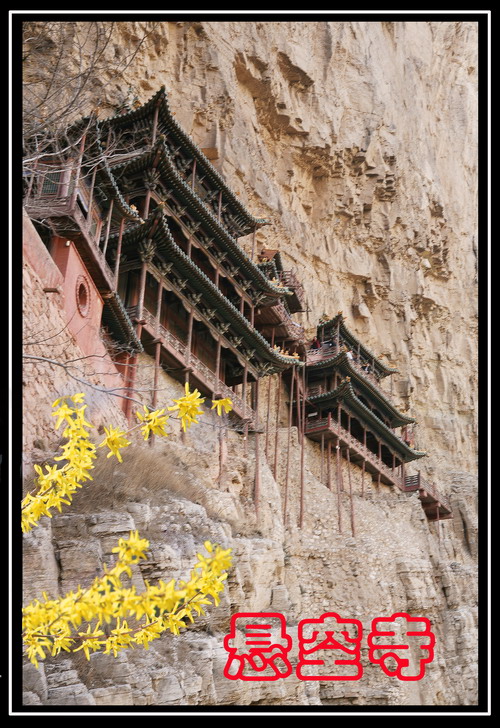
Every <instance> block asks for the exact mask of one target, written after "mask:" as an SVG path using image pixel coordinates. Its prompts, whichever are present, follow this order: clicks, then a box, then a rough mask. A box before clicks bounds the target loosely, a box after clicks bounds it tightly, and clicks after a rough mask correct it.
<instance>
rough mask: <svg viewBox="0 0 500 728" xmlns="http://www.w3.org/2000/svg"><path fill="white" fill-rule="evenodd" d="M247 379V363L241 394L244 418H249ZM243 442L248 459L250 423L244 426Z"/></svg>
mask: <svg viewBox="0 0 500 728" xmlns="http://www.w3.org/2000/svg"><path fill="white" fill-rule="evenodd" d="M247 377H248V364H247V363H246V362H245V368H244V370H243V388H242V392H241V399H242V400H243V418H244V419H245V418H246V416H247ZM243 430H244V434H243V442H244V448H243V453H244V455H245V457H248V422H245V425H244V428H243Z"/></svg>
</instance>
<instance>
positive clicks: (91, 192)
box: [87, 164, 97, 225]
mask: <svg viewBox="0 0 500 728" xmlns="http://www.w3.org/2000/svg"><path fill="white" fill-rule="evenodd" d="M96 174H97V164H96V165H95V167H94V171H93V172H92V181H91V182H90V193H89V209H88V212H87V223H88V224H89V225H90V221H91V219H92V204H93V202H94V187H95V176H96Z"/></svg>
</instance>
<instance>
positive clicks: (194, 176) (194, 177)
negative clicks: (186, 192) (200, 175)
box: [191, 157, 196, 192]
mask: <svg viewBox="0 0 500 728" xmlns="http://www.w3.org/2000/svg"><path fill="white" fill-rule="evenodd" d="M195 181H196V157H195V158H194V161H193V179H192V180H191V189H192V190H193V192H194V185H195Z"/></svg>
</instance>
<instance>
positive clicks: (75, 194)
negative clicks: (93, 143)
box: [70, 132, 87, 209]
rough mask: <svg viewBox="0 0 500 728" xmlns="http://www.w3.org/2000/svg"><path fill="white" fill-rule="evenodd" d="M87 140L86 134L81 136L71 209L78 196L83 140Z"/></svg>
mask: <svg viewBox="0 0 500 728" xmlns="http://www.w3.org/2000/svg"><path fill="white" fill-rule="evenodd" d="M86 138H87V132H85V134H84V135H83V136H82V139H81V141H80V149H79V155H78V162H77V166H76V169H75V182H74V185H75V186H74V188H73V194H72V195H71V202H70V208H71V209H72V208H73V207H74V206H75V203H76V198H77V195H78V182H79V181H80V171H81V168H82V162H83V152H84V150H85V140H86Z"/></svg>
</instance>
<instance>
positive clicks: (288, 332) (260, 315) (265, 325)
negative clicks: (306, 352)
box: [255, 301, 304, 344]
mask: <svg viewBox="0 0 500 728" xmlns="http://www.w3.org/2000/svg"><path fill="white" fill-rule="evenodd" d="M255 328H257V329H258V330H259V331H260V332H261V333H262V335H263V336H265V337H266V338H267V339H272V338H273V331H274V340H275V341H278V340H282V341H293V342H295V343H298V344H301V343H303V342H304V328H303V326H301V324H298V323H297V322H296V321H294V320H293V319H292V317H291V316H290V314H289V313H288V311H287V309H286V306H285V305H284V304H283V303H282V302H281V301H279V302H278V303H276V304H274V306H265V307H264V306H263V307H260V308H259V309H258V310H257V312H256V314H255Z"/></svg>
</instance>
